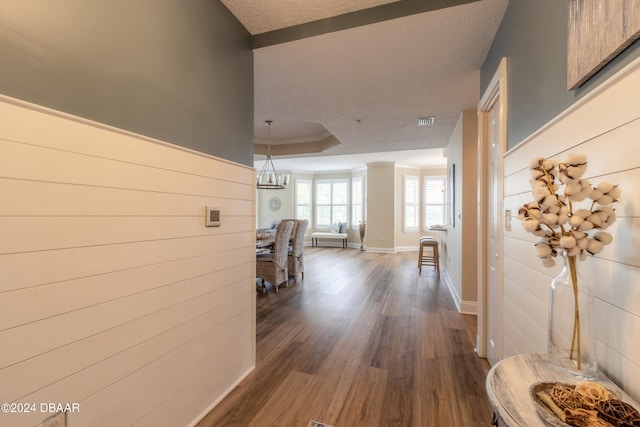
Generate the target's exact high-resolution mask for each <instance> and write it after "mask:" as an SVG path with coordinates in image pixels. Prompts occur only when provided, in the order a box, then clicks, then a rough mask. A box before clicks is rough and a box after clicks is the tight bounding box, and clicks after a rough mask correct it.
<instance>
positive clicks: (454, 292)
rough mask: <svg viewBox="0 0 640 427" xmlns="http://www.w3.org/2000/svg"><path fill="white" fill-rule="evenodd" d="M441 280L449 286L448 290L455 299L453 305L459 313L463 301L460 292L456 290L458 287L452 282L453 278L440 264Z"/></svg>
mask: <svg viewBox="0 0 640 427" xmlns="http://www.w3.org/2000/svg"><path fill="white" fill-rule="evenodd" d="M440 278H441V279H442V281H443V282H444V283H445V284H446V285H447V288H449V294H451V298H453V303H454V304H455V305H456V309H457V310H458V312H459V311H460V306H461V302H462V299H461V298H460V295H459V294H458V290H457V289H456V287H455V286H454V284H453V281H452V280H451V276H449V272H448V271H447V269H446V268H445V267H444V265H442V263H440Z"/></svg>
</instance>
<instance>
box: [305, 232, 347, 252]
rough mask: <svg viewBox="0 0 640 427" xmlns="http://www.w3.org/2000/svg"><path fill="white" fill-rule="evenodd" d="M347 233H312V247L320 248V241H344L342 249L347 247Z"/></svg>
mask: <svg viewBox="0 0 640 427" xmlns="http://www.w3.org/2000/svg"><path fill="white" fill-rule="evenodd" d="M347 236H348V234H347V233H321V232H315V233H311V246H318V239H328V240H342V247H343V248H346V247H347Z"/></svg>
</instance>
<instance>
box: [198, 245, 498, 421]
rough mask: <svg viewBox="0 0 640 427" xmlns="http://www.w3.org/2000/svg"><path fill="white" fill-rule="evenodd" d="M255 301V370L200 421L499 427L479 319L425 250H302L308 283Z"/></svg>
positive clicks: (262, 295) (260, 296)
mask: <svg viewBox="0 0 640 427" xmlns="http://www.w3.org/2000/svg"><path fill="white" fill-rule="evenodd" d="M256 298H257V315H256V317H257V321H256V322H257V325H256V330H257V361H256V369H255V370H254V371H253V372H252V373H251V374H250V375H249V376H248V377H247V378H246V379H245V380H244V381H242V383H241V384H240V385H239V386H238V387H236V389H235V390H233V392H231V393H230V394H229V396H227V397H226V398H225V399H224V400H223V401H222V402H221V403H220V404H219V405H218V406H217V407H216V408H214V410H213V411H212V412H210V413H209V414H208V415H207V416H206V417H205V418H204V419H203V420H202V421H201V422H200V423H199V424H198V426H199V427H209V426H215V427H220V426H242V427H246V426H251V427H261V426H282V427H306V426H307V425H308V423H309V421H310V420H315V421H319V422H323V423H326V424H329V425H333V426H336V427H358V426H363V427H364V426H367V427H372V426H380V427H390V426H415V427H424V426H427V427H428V426H434V427H440V426H447V427H448V426H488V425H490V421H491V417H492V410H491V408H490V405H489V402H488V400H487V398H486V394H485V386H484V384H485V375H486V373H487V372H488V370H489V365H488V363H487V362H486V360H484V359H480V358H478V357H477V356H476V355H475V353H474V343H475V336H476V317H475V316H471V315H462V314H459V313H458V312H457V311H456V308H455V305H454V303H453V300H452V298H451V296H450V294H449V291H448V289H447V287H446V285H445V284H444V283H442V282H440V281H439V279H438V276H437V275H436V274H435V273H434V269H433V268H432V267H423V270H422V275H419V274H418V268H417V252H404V253H398V254H377V253H367V252H361V251H359V250H356V249H339V248H305V279H304V280H303V281H300V283H298V284H293V282H291V283H290V285H289V287H287V288H284V287H281V288H280V292H279V293H277V294H276V293H274V292H273V288H271V287H269V292H268V293H267V294H257V295H256Z"/></svg>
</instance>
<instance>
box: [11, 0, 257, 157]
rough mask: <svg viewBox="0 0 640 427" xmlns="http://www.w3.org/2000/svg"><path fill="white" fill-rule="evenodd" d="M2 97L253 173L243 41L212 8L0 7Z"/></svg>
mask: <svg viewBox="0 0 640 427" xmlns="http://www.w3.org/2000/svg"><path fill="white" fill-rule="evenodd" d="M0 52H1V55H0V93H2V94H5V95H9V96H11V97H15V98H19V99H23V100H26V101H30V102H33V103H36V104H40V105H44V106H46V107H50V108H53V109H56V110H60V111H64V112H67V113H71V114H74V115H77V116H80V117H84V118H88V119H91V120H94V121H97V122H101V123H105V124H108V125H112V126H115V127H118V128H121V129H125V130H128V131H132V132H135V133H138V134H142V135H146V136H150V137H153V138H157V139H160V140H163V141H167V142H171V143H173V144H176V145H180V146H184V147H188V148H191V149H194V150H197V151H201V152H204V153H208V154H213V155H215V156H218V157H221V158H224V159H228V160H233V161H236V162H239V163H243V164H246V165H249V166H252V165H253V53H252V50H251V39H250V35H249V33H248V32H247V31H246V30H245V29H244V27H243V26H242V25H241V24H240V23H239V22H238V21H237V20H236V19H235V17H233V15H232V14H231V13H230V12H229V11H228V10H227V9H226V8H225V7H224V6H223V5H222V3H221V2H219V1H217V0H189V1H183V0H162V1H157V0H135V1H130V0H108V1H87V0H55V1H53V0H51V1H45V0H41V1H35V0H28V1H25V0H2V1H1V2H0Z"/></svg>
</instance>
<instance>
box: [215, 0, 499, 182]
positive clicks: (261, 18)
mask: <svg viewBox="0 0 640 427" xmlns="http://www.w3.org/2000/svg"><path fill="white" fill-rule="evenodd" d="M423 1H424V0H423ZM222 2H223V3H224V4H225V5H226V6H227V7H228V8H229V10H231V12H232V13H233V14H234V15H235V16H236V17H238V19H239V20H240V22H241V23H242V24H243V25H244V26H245V27H246V28H247V29H248V30H249V31H250V32H251V33H252V34H259V33H264V32H268V31H272V30H276V29H281V28H285V27H290V26H293V25H298V24H304V23H309V22H313V21H315V20H318V19H324V18H328V17H331V16H334V15H339V14H343V13H348V12H353V11H356V10H360V9H365V8H369V7H374V6H378V5H381V4H384V3H394V2H392V1H384V0H323V1H322V2H318V1H312V0H222ZM507 3H508V0H481V1H474V2H470V3H466V4H462V5H459V6H453V7H448V8H444V9H438V10H435V11H430V12H423V13H418V14H413V15H409V16H404V17H400V18H395V19H390V20H386V21H382V22H378V23H372V24H368V25H363V26H359V27H354V28H349V29H345V30H341V31H336V32H330V33H326V34H321V35H316V36H313V37H307V38H302V39H299V40H293V41H289V42H285V43H280V44H274V45H271V46H266V47H261V48H257V49H255V50H254V76H255V77H254V94H255V95H254V96H255V102H254V108H255V113H254V135H255V140H256V143H266V139H267V137H266V135H267V131H266V129H267V125H266V124H265V120H273V125H272V128H271V137H272V144H278V143H292V142H296V141H300V142H302V141H308V140H313V139H320V138H325V137H326V136H327V135H328V134H331V135H333V136H334V137H335V138H337V139H338V140H339V141H340V142H341V143H340V144H339V145H337V146H335V147H332V148H330V149H328V150H327V151H326V152H324V153H322V156H331V157H330V158H327V159H325V160H322V159H319V158H318V156H317V155H314V156H304V155H298V156H297V157H305V158H307V157H309V159H307V160H305V161H303V160H301V159H298V160H297V161H296V165H295V166H300V165H303V164H308V165H310V166H309V167H312V166H311V165H313V167H315V168H322V170H326V169H325V168H326V167H327V166H326V165H327V164H329V165H331V164H333V165H335V166H336V168H337V169H332V170H345V169H343V168H342V167H341V166H342V165H347V164H350V163H349V162H350V161H352V160H354V158H359V159H360V162H359V166H355V167H354V168H352V169H357V168H358V167H361V166H364V164H366V162H367V161H379V160H372V159H375V158H378V157H379V156H380V154H375V155H372V156H370V157H365V156H363V155H364V154H368V153H383V152H384V153H386V154H385V155H383V157H384V159H385V160H384V161H397V162H398V164H405V162H407V161H409V160H410V159H412V160H413V163H415V158H418V157H419V158H422V156H415V154H417V153H418V152H417V151H413V150H424V149H433V148H442V147H445V146H446V145H447V143H448V141H449V138H450V136H451V133H452V131H453V129H454V127H455V125H456V123H457V121H458V118H459V116H460V113H461V112H462V111H463V110H466V109H474V108H475V107H476V105H477V103H478V100H479V97H480V93H479V92H480V68H481V66H482V63H483V61H484V59H485V57H486V54H487V52H488V49H489V46H490V45H491V42H492V40H493V37H494V36H495V33H496V31H497V28H498V26H499V24H500V21H501V20H502V16H503V14H504V11H505V9H506V6H507ZM431 115H433V116H435V117H436V122H435V125H433V126H428V127H418V126H417V124H416V121H417V119H418V117H423V116H431ZM406 150H412V151H413V154H414V156H412V155H411V153H410V154H409V155H408V158H407V156H404V157H403V158H402V159H401V157H400V156H401V155H400V154H398V153H399V152H403V151H406ZM436 153H439V154H438V155H437V156H436V157H439V158H440V161H441V162H443V164H446V160H443V158H442V156H441V153H442V150H436ZM356 154H357V155H358V156H353V155H356ZM338 156H347V157H346V158H345V159H344V161H342V160H340V157H338ZM349 156H350V157H349ZM259 158H260V157H259V156H256V159H259ZM262 158H264V157H262ZM427 158H430V159H431V160H426V159H427ZM424 159H425V160H424V161H425V162H427V163H429V162H432V161H433V157H432V156H424ZM285 161H286V159H284V158H281V157H277V158H274V163H275V164H276V167H277V168H278V169H289V170H302V169H300V167H291V168H289V167H288V166H287V164H286V163H284V162H285ZM406 164H407V165H409V163H406ZM322 165H325V166H322ZM339 166H340V167H339ZM415 166H420V165H415ZM423 166H429V165H428V164H424V165H423ZM256 167H258V164H256Z"/></svg>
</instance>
